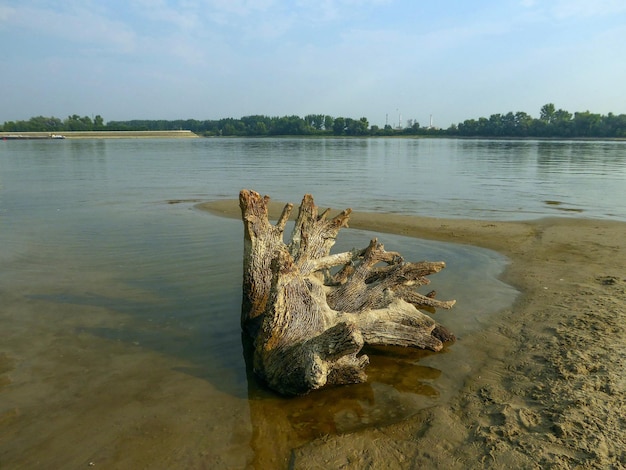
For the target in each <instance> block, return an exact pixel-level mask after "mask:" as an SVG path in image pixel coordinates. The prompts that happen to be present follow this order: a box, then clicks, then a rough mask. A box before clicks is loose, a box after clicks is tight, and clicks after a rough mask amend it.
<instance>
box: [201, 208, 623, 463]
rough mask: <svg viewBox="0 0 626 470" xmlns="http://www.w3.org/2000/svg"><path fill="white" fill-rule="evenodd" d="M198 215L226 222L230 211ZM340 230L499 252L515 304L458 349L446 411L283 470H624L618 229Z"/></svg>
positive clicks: (543, 223) (369, 225)
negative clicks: (457, 386)
mask: <svg viewBox="0 0 626 470" xmlns="http://www.w3.org/2000/svg"><path fill="white" fill-rule="evenodd" d="M203 208H204V209H207V210H211V211H212V212H214V213H219V214H222V215H224V216H230V217H237V216H238V212H237V207H236V203H235V202H234V201H220V202H217V203H211V204H206V205H204V206H203ZM281 208H282V204H278V203H275V205H274V206H273V207H272V209H273V210H274V211H275V212H274V213H275V214H277V213H278V211H280V209H281ZM350 226H351V227H353V228H360V229H365V230H371V231H375V232H381V233H384V232H388V233H395V234H401V235H406V236H414V237H419V238H426V239H434V240H440V241H450V242H455V243H463V244H471V245H476V246H481V247H485V248H490V249H493V250H496V251H499V252H500V253H502V254H504V255H506V256H508V257H509V258H510V259H511V261H512V263H511V265H510V266H509V267H508V269H507V270H506V272H505V273H504V276H503V279H504V280H505V281H506V282H507V283H509V284H511V285H513V286H515V287H516V288H517V289H519V290H520V291H521V293H522V294H521V295H520V297H519V298H518V300H517V301H516V303H515V305H514V306H513V307H512V308H511V309H510V310H507V311H504V312H502V313H501V314H500V315H498V316H496V317H495V318H494V321H493V324H492V326H491V327H489V328H487V329H486V330H484V331H481V332H478V333H476V334H474V335H469V336H466V337H464V338H463V342H464V345H465V347H466V348H471V350H472V351H473V353H474V354H475V355H476V356H480V357H482V360H481V361H478V363H479V364H481V366H480V367H479V368H478V369H477V370H475V371H474V373H473V374H472V375H471V376H470V377H469V378H468V379H467V380H466V382H465V384H464V386H463V387H462V389H461V390H460V392H459V393H458V394H457V395H456V396H455V397H453V398H452V400H451V401H450V403H446V404H444V405H438V406H434V407H432V408H429V409H427V410H424V411H423V412H420V413H418V414H417V415H415V416H413V417H412V418H410V419H408V420H406V421H404V422H402V423H399V424H393V425H389V426H385V427H377V428H375V429H365V430H362V431H359V432H355V433H350V434H347V435H343V436H329V437H326V438H323V439H318V440H315V441H313V442H311V443H308V444H306V445H304V446H302V447H300V448H297V449H294V450H293V453H292V457H291V467H292V468H298V469H309V468H310V469H313V468H320V469H321V468H350V469H360V468H447V469H453V468H458V469H465V468H563V469H565V468H626V445H625V444H626V418H625V416H626V376H625V375H624V370H626V270H625V266H626V224H625V223H620V222H613V221H604V220H586V219H566V218H548V219H541V220H536V221H528V222H491V221H488V222H486V221H475V220H444V219H434V218H421V217H410V216H401V215H393V214H366V213H353V214H352V216H351V218H350ZM380 238H381V240H383V241H384V236H381V237H380ZM444 323H445V322H444ZM453 347H454V346H453Z"/></svg>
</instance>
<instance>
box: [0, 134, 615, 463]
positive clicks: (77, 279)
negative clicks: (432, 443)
mask: <svg viewBox="0 0 626 470" xmlns="http://www.w3.org/2000/svg"><path fill="white" fill-rule="evenodd" d="M625 181H626V143H624V142H565V141H564V142H538V141H488V140H485V141H480V140H440V139H432V140H431V139H428V140H426V139H422V140H412V139H195V140H64V141H5V142H0V246H1V247H2V248H1V250H0V300H1V301H2V304H3V306H4V307H3V311H2V313H1V315H0V331H3V332H8V334H7V336H5V339H4V340H3V341H1V342H0V374H2V373H4V372H6V371H8V372H7V373H8V374H9V376H10V377H11V378H10V379H7V380H5V381H4V382H3V381H2V380H0V398H2V397H3V396H4V397H5V399H4V400H0V418H2V417H3V416H13V415H12V414H11V413H13V410H18V409H19V410H20V413H21V414H19V416H20V418H19V419H17V418H16V421H12V420H7V419H4V420H3V419H0V426H15V427H16V429H18V431H15V430H14V435H15V436H20V432H21V433H23V435H24V436H27V435H28V436H30V437H29V438H26V437H23V440H22V441H20V442H22V445H19V444H18V445H16V444H15V442H10V440H9V441H8V442H7V441H5V442H6V443H0V463H1V462H2V461H5V462H17V463H24V462H26V461H27V457H25V455H27V454H29V453H30V454H33V452H35V454H36V452H40V453H41V455H50V454H51V453H55V452H57V453H58V449H56V451H55V448H54V446H52V448H51V446H50V445H48V446H47V447H46V446H44V445H43V444H42V442H43V439H44V438H41V439H39V440H38V438H37V437H35V436H36V434H37V433H35V432H34V430H35V429H37V428H36V423H37V422H40V420H41V417H42V416H44V417H46V416H48V415H50V416H57V415H59V414H63V416H64V420H65V421H63V423H64V424H63V423H61V422H58V423H57V422H56V421H55V420H54V418H50V419H49V420H48V422H49V423H50V424H49V426H50V431H49V432H50V433H51V434H54V430H55V426H56V427H58V429H61V428H62V427H63V426H65V427H66V428H63V429H66V430H67V426H70V427H71V425H70V424H67V422H66V421H67V420H68V419H69V422H72V423H73V422H76V423H78V422H80V421H81V420H85V419H89V418H88V416H89V414H88V413H87V412H86V411H84V410H83V411H81V412H80V413H79V412H76V414H75V415H73V414H72V413H73V412H72V411H71V410H69V409H68V408H70V405H68V403H69V402H65V401H59V402H58V403H56V404H50V403H48V404H41V403H42V402H41V401H38V400H39V398H37V396H36V394H33V393H34V392H32V390H39V389H41V390H43V386H44V385H43V384H44V383H48V382H46V381H51V380H57V381H59V386H63V387H67V388H68V389H72V387H76V380H75V379H76V378H75V377H73V378H72V377H70V378H68V379H64V378H63V377H57V374H55V372H54V371H55V367H56V366H55V365H54V364H56V363H54V364H53V365H51V366H50V367H51V369H50V370H51V372H49V376H47V377H42V376H41V375H40V374H38V372H37V371H38V370H40V368H38V367H39V366H38V365H37V364H39V363H40V362H41V361H42V360H43V359H42V358H43V357H45V356H46V353H45V348H44V349H42V351H43V352H41V351H40V352H39V353H37V352H33V351H31V350H29V349H23V348H24V344H26V343H29V342H32V343H33V344H38V342H39V341H43V340H42V338H48V336H47V335H52V336H53V337H56V338H62V341H61V344H62V347H63V348H70V347H72V348H78V349H80V347H83V346H80V344H83V343H80V344H79V343H78V341H87V340H89V339H91V340H92V341H93V344H98V347H97V350H96V351H95V352H96V353H97V354H98V355H99V356H101V357H105V356H106V357H113V356H115V357H118V356H116V355H119V354H120V349H119V348H122V349H121V351H122V352H123V354H129V358H133V357H139V355H147V357H149V358H153V359H154V361H155V362H154V366H153V367H149V368H147V369H145V370H144V372H145V376H146V377H151V380H152V378H155V377H156V378H158V381H160V382H161V383H162V384H173V383H175V382H180V379H177V377H179V376H174V375H172V374H174V373H178V374H180V373H182V374H183V375H184V376H185V377H189V378H192V379H193V380H192V381H191V382H190V384H189V385H188V388H187V389H186V390H185V392H184V393H182V394H180V395H178V396H177V397H176V399H177V400H178V401H180V402H182V403H186V401H185V396H186V395H187V392H189V394H190V395H194V393H198V394H200V395H202V394H206V397H207V399H206V400H204V401H202V405H198V404H197V403H196V404H194V405H193V408H191V409H189V410H188V411H187V412H186V413H187V415H188V416H187V415H185V413H184V412H183V413H182V415H181V414H180V413H181V412H180V411H178V412H177V413H178V414H177V415H176V416H177V417H178V418H177V419H184V418H185V416H187V418H188V419H191V417H192V416H195V414H196V413H199V410H202V411H203V412H204V413H205V414H206V415H205V416H204V418H203V419H204V420H205V421H206V422H207V423H208V425H210V429H211V430H212V431H207V430H205V431H204V432H205V434H207V435H208V436H211V437H210V439H211V440H210V443H209V444H210V445H211V446H212V447H214V448H215V449H217V450H215V452H216V453H217V454H220V453H221V455H217V456H215V457H214V458H215V459H218V458H221V459H226V457H224V455H227V454H228V455H230V457H229V458H230V459H231V460H230V461H229V462H231V463H232V464H233V466H235V467H236V466H238V465H240V464H242V463H244V464H246V463H247V464H249V463H250V462H253V461H254V462H257V464H258V465H261V464H262V463H264V462H266V463H267V462H271V461H272V459H273V458H277V459H279V457H276V456H274V457H272V456H268V455H262V454H264V453H266V452H267V450H263V449H267V448H268V442H272V439H275V437H272V436H271V433H270V434H266V433H265V432H264V431H265V430H266V429H265V428H266V427H270V428H271V429H272V430H273V431H276V430H277V429H280V432H281V436H283V437H282V438H281V439H283V441H284V445H283V447H284V448H283V447H281V446H278V450H276V453H277V454H280V453H281V452H283V453H284V451H288V450H289V448H291V447H295V446H297V445H301V444H303V443H305V442H307V441H308V440H310V439H312V438H314V437H316V436H319V435H323V434H328V433H337V432H348V431H351V430H354V429H358V428H360V427H363V426H370V425H375V424H383V423H386V422H390V421H394V420H398V419H402V418H403V417H405V416H408V415H410V414H412V413H414V412H415V411H417V410H419V409H421V408H424V407H426V406H430V405H432V404H434V403H438V402H441V401H442V400H445V399H446V397H447V396H448V394H449V393H452V392H453V390H454V389H455V387H458V386H459V383H460V380H461V379H459V377H462V376H463V375H464V374H467V373H471V364H468V363H467V361H465V360H463V359H462V358H464V357H468V356H471V355H472V351H466V350H465V349H464V345H463V341H462V338H463V335H466V334H472V333H473V332H476V331H478V330H480V329H481V328H482V327H483V326H484V325H485V323H486V322H487V321H488V318H489V316H490V315H493V314H494V313H497V312H498V311H501V310H502V309H504V308H507V307H508V306H509V305H510V304H511V302H512V301H513V299H514V297H515V295H516V292H515V291H514V289H512V288H510V287H509V286H506V285H504V284H503V283H501V282H500V281H499V280H498V279H497V276H498V275H499V273H500V272H501V271H502V269H503V267H504V266H505V264H506V260H505V259H504V258H502V257H501V256H500V255H498V254H497V253H494V252H491V251H488V250H482V249H476V248H473V247H467V246H458V245H451V244H445V243H434V242H427V241H422V240H416V239H410V238H403V237H399V236H391V235H386V234H385V235H381V236H380V238H381V239H382V240H383V242H384V243H385V246H386V248H387V249H390V250H397V251H400V252H401V253H402V254H403V255H405V257H406V258H407V259H412V260H420V259H430V260H444V261H446V262H447V264H448V268H447V269H446V270H444V272H442V273H440V274H438V275H437V276H434V277H433V278H432V282H433V284H432V287H433V288H436V289H437V291H438V292H439V297H440V298H442V299H443V298H455V299H457V301H458V304H457V307H455V309H454V310H452V311H451V312H440V313H438V319H439V321H441V322H442V323H443V324H445V325H447V326H449V327H450V328H451V329H452V330H453V331H455V332H456V333H458V334H459V336H460V338H461V339H460V341H458V342H457V343H455V344H454V345H453V346H452V347H451V348H449V349H448V350H447V351H446V352H445V353H444V354H437V355H432V354H427V353H422V352H418V351H406V350H395V349H393V348H387V349H383V350H375V351H372V352H371V353H372V354H370V357H371V366H370V369H369V375H370V381H369V382H368V383H367V384H363V385H358V386H354V387H344V388H340V389H336V390H328V391H323V392H320V393H316V394H314V395H313V396H309V397H304V398H298V399H292V400H284V399H281V398H279V397H275V396H274V395H272V394H271V393H269V392H267V391H265V390H263V389H262V388H260V387H259V386H258V384H257V383H256V381H255V380H254V379H253V378H252V377H250V375H249V370H248V369H247V368H246V365H245V362H244V358H243V352H242V344H241V338H240V331H239V323H238V322H239V308H240V288H241V251H242V237H243V231H242V226H241V222H240V221H238V220H230V219H223V218H219V217H215V216H213V215H210V214H206V213H203V212H199V211H197V210H195V209H194V204H195V203H196V202H200V201H206V200H212V199H219V198H228V199H233V198H236V197H237V195H238V192H239V190H240V189H242V188H252V189H255V190H257V191H259V192H261V193H264V194H269V195H270V196H272V198H273V199H276V200H282V201H291V202H295V203H298V202H299V201H300V200H301V198H302V195H303V194H304V193H311V194H313V195H314V197H315V198H316V202H317V203H318V204H319V205H320V206H332V207H335V208H345V207H352V208H353V209H355V210H368V211H383V212H396V213H404V214H415V215H423V216H440V217H452V218H454V217H462V218H478V219H492V220H495V219H501V220H520V219H529V218H537V217H543V216H554V215H556V216H565V217H591V218H610V219H616V220H626V205H625V204H624V203H623V201H624V200H626V184H625ZM375 235H376V234H373V233H368V232H361V231H357V230H345V231H343V232H341V234H340V236H339V240H338V244H337V247H336V250H335V251H339V250H343V249H350V248H353V247H355V246H356V247H364V246H365V245H366V244H367V242H368V241H369V239H370V238H371V237H373V236H375ZM59 347H61V346H59ZM94 347H95V346H94ZM21 348H22V349H21ZM115 348H117V349H115ZM114 351H117V352H114ZM142 357H143V356H142ZM157 359H158V360H157ZM163 361H165V363H166V364H168V365H167V366H163ZM130 362H132V361H129V363H130ZM3 364H4V365H3ZM59 367H60V365H59ZM85 367H88V366H85ZM98 367H100V368H101V369H100V371H99V374H100V376H102V375H105V374H107V373H108V374H111V372H110V371H109V372H106V371H105V369H106V368H109V366H108V365H101V366H98V365H97V364H95V363H91V364H89V367H88V368H90V369H97V368H98ZM129 367H130V366H129ZM122 369H123V367H122ZM120 374H121V375H119V376H118V375H110V377H109V379H108V380H110V382H111V388H110V390H113V389H115V390H120V389H124V388H125V387H130V383H129V381H128V379H127V378H124V377H125V376H124V374H123V373H121V372H120ZM142 376H143V375H142V374H139V377H138V378H137V379H135V380H134V381H133V384H134V386H137V384H136V381H139V383H141V380H142ZM1 377H2V376H1V375H0V379H1ZM51 377H53V378H51ZM64 380H65V382H64ZM146 380H147V379H146ZM155 380H156V379H155ZM190 380H191V379H190ZM83 382H84V381H83ZM90 384H91V383H90V382H89V381H87V382H85V383H84V384H83V386H84V387H87V388H88V389H89V387H90V386H91V385H90ZM95 387H96V384H95V382H94V384H93V390H95ZM196 387H197V388H196ZM203 387H209V388H210V391H207V390H206V389H205V388H203ZM162 388H166V387H165V385H162ZM25 390H30V391H31V393H23V391H25ZM93 390H91V392H93ZM42 393H43V391H42ZM111 393H112V392H111ZM155 393H156V392H155ZM116 396H117V395H116ZM203 396H204V395H203ZM151 399H152V400H153V401H155V400H156V403H157V404H159V405H160V406H161V405H162V406H161V407H162V408H164V407H165V404H166V403H170V402H171V400H172V397H171V396H165V395H164V396H160V395H157V396H156V397H152V398H151ZM76 400H77V401H78V403H79V404H81V403H82V404H84V406H85V409H92V408H94V407H96V406H97V405H98V403H102V400H103V399H102V397H101V396H100V395H98V394H95V393H91V394H90V393H87V394H85V395H83V396H81V397H80V398H79V399H78V398H77V399H76ZM120 400H122V399H120ZM133 400H134V401H130V402H129V401H121V402H118V405H116V406H111V407H110V419H109V421H111V423H113V422H116V423H118V424H117V426H118V427H117V428H115V429H118V430H117V431H115V432H117V433H119V434H120V435H123V434H124V433H125V432H126V431H127V430H126V427H128V428H130V426H131V425H130V424H128V426H126V427H125V425H124V424H119V423H120V422H122V423H125V421H124V420H123V419H122V418H121V416H118V415H117V411H116V410H117V406H119V407H122V406H130V405H129V403H131V402H132V403H134V404H135V405H134V406H136V408H137V409H139V410H141V409H145V407H146V406H148V405H149V404H150V403H152V402H148V401H146V400H143V399H136V398H134V399H133ZM159 400H162V402H161V401H159ZM72 403H76V401H73V402H72ZM76 406H78V405H76ZM189 406H190V407H191V406H192V405H191V404H190V405H189ZM39 408H41V410H39V412H35V411H36V410H38V409H39ZM29 410H30V412H29ZM3 413H4V414H3ZM7 413H8V414H7ZM16 413H17V412H16ZM125 413H126V412H125ZM170 415H173V413H170ZM170 415H163V416H162V417H161V418H160V419H162V420H163V421H165V422H168V423H169V422H170V421H169V420H171V419H173V418H172V416H170ZM16 416H17V414H16ZM86 416H87V418H86ZM181 416H182V417H181ZM224 416H228V417H229V418H224ZM68 417H69V418H68ZM93 419H94V420H95V419H96V417H95V416H94V418H93ZM97 419H98V420H100V426H101V427H102V426H106V423H108V421H107V420H106V419H105V420H104V423H103V421H102V417H98V418H97ZM116 420H117V421H116ZM7 423H8V424H7ZM268 423H270V424H268ZM76 426H78V424H76ZM111 426H112V429H113V424H111ZM164 427H165V426H164ZM233 436H236V439H235V437H233ZM16 439H17V438H16ZM94 439H95V438H94ZM234 441H237V442H236V443H235V444H233V442H234ZM209 444H206V443H205V444H198V443H196V444H191V443H190V444H188V445H189V446H190V447H194V446H197V447H198V448H200V447H202V446H206V445H209ZM107 445H109V446H113V444H111V443H109V444H106V443H100V447H102V448H105V447H106V446H107ZM177 445H180V444H177ZM269 447H271V446H269ZM242 449H243V450H242ZM281 449H282V450H281ZM102 452H104V451H102ZM135 452H141V450H137V451H135ZM198 455H199V454H198ZM100 457H101V461H106V459H107V458H109V459H110V460H109V463H111V462H114V461H115V459H114V458H113V457H112V456H111V455H109V454H106V455H105V454H102V455H101V456H100ZM280 458H282V457H280ZM111 459H113V460H111ZM137 459H140V457H137ZM215 462H222V463H224V462H226V460H221V461H218V460H215Z"/></svg>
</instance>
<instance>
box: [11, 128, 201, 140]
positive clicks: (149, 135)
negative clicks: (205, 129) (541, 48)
mask: <svg viewBox="0 0 626 470" xmlns="http://www.w3.org/2000/svg"><path fill="white" fill-rule="evenodd" d="M197 137H199V136H198V135H197V134H194V133H193V132H191V131H183V130H180V131H66V132H56V133H50V132H0V140H29V139H189V138H197Z"/></svg>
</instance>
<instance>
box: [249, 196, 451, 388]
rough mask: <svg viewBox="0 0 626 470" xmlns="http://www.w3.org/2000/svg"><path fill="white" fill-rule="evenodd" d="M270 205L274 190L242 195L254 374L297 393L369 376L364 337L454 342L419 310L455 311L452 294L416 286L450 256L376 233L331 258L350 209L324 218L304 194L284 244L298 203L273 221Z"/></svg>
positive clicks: (422, 343)
mask: <svg viewBox="0 0 626 470" xmlns="http://www.w3.org/2000/svg"><path fill="white" fill-rule="evenodd" d="M268 202H269V197H268V196H265V197H261V195H260V194H259V193H257V192H255V191H250V190H242V191H241V193H240V194H239V205H240V207H241V216H242V219H243V223H244V260H243V302H242V315H241V326H242V328H243V330H244V331H245V332H246V333H247V334H248V335H250V337H251V339H252V341H253V343H254V354H253V367H254V371H255V373H256V374H257V375H258V376H259V377H260V378H261V379H262V380H263V381H265V382H266V383H267V385H268V386H269V387H270V388H272V389H274V390H276V391H278V392H279V393H282V394H286V395H299V394H304V393H307V392H309V391H311V390H315V389H318V388H320V387H323V386H325V385H339V384H349V383H358V382H363V381H365V380H366V375H365V367H366V365H367V364H368V362H369V359H368V357H367V356H366V355H364V354H361V355H359V352H360V351H361V348H362V347H363V345H364V344H365V343H368V344H374V345H397V346H411V347H417V348H424V349H430V350H432V351H439V350H440V349H441V348H442V347H443V343H444V342H446V341H450V340H453V339H454V336H453V335H452V334H451V333H450V332H449V331H447V330H446V329H445V328H444V327H442V326H441V325H439V324H437V323H436V322H435V321H434V320H433V319H432V318H431V317H430V316H428V315H426V314H424V313H422V312H421V311H419V310H418V307H429V308H444V309H449V308H451V307H452V306H453V305H454V303H455V301H454V300H451V301H439V300H435V299H434V295H428V294H427V295H422V294H419V293H417V292H415V290H414V287H415V286H420V285H425V284H428V283H429V280H428V279H427V278H426V277H425V276H428V275H429V274H433V273H436V272H439V271H440V270H441V269H443V268H444V267H445V263H443V262H427V261H422V262H418V263H409V262H406V261H404V259H403V258H402V256H400V254H399V253H395V252H388V251H385V249H384V246H383V245H382V244H380V243H379V242H378V240H377V239H373V240H372V241H371V242H370V244H369V246H368V247H366V248H364V249H362V250H353V251H350V252H344V253H338V254H332V255H331V254H330V250H331V248H332V246H333V245H334V243H335V239H336V237H337V234H338V232H339V230H340V229H341V228H342V227H347V226H348V218H349V216H350V212H351V210H350V209H346V210H344V211H343V212H341V213H339V214H338V215H336V216H335V217H333V218H332V219H328V218H327V216H328V213H329V210H326V211H324V212H323V213H322V214H318V208H317V206H316V205H315V203H314V201H313V197H312V196H311V195H308V194H307V195H305V196H304V198H303V199H302V203H301V205H300V210H299V213H298V217H297V219H296V222H295V226H294V229H293V233H292V235H291V241H290V242H289V244H285V242H284V241H283V233H284V230H285V226H286V223H287V221H288V219H289V216H290V214H291V211H292V209H293V205H292V204H287V205H286V206H285V208H284V209H283V212H282V214H281V216H280V217H279V219H278V221H277V222H276V224H275V225H272V224H271V223H270V221H269V215H268ZM336 267H340V268H336ZM331 268H335V270H334V271H336V272H334V273H333V272H332V271H331Z"/></svg>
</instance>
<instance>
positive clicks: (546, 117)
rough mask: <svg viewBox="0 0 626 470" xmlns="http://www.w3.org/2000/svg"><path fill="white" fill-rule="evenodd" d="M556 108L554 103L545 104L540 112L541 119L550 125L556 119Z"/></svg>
mask: <svg viewBox="0 0 626 470" xmlns="http://www.w3.org/2000/svg"><path fill="white" fill-rule="evenodd" d="M554 113H555V108H554V104H553V103H548V104H544V105H543V106H542V107H541V110H540V112H539V119H541V120H542V121H544V122H547V123H548V124H550V123H551V122H552V119H553V118H554Z"/></svg>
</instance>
